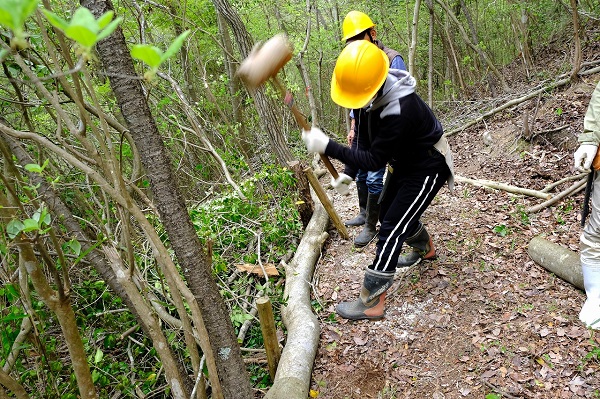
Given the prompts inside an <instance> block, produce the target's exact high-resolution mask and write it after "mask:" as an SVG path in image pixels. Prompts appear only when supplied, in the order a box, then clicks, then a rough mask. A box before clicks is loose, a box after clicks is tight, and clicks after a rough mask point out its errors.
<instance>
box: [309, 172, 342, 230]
mask: <svg viewBox="0 0 600 399" xmlns="http://www.w3.org/2000/svg"><path fill="white" fill-rule="evenodd" d="M304 173H305V174H306V177H307V178H308V182H309V183H310V185H311V186H312V188H313V190H315V193H316V194H317V197H319V200H320V201H321V204H323V207H324V208H325V210H326V211H327V214H328V215H329V217H330V218H331V221H332V222H333V224H334V226H335V228H336V229H337V230H338V231H339V232H340V234H341V235H342V238H343V239H345V240H347V239H348V238H350V236H349V235H348V230H346V226H344V223H342V220H341V219H340V216H339V215H338V214H337V213H336V211H335V208H334V207H333V205H332V204H331V201H329V198H328V197H327V194H325V190H323V187H321V185H320V184H319V181H318V180H317V177H316V176H315V174H314V173H313V170H312V169H311V168H306V169H304Z"/></svg>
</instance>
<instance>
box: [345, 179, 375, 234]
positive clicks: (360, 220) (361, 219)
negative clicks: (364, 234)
mask: <svg viewBox="0 0 600 399" xmlns="http://www.w3.org/2000/svg"><path fill="white" fill-rule="evenodd" d="M356 193H357V194H358V207H359V209H360V212H359V213H358V215H356V216H355V217H354V218H353V219H350V220H348V221H346V222H345V223H344V224H345V225H346V226H362V225H363V224H365V220H366V214H367V197H368V196H369V189H368V188H367V182H366V181H364V180H363V181H357V182H356Z"/></svg>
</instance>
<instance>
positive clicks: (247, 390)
mask: <svg viewBox="0 0 600 399" xmlns="http://www.w3.org/2000/svg"><path fill="white" fill-rule="evenodd" d="M81 4H82V5H83V6H84V7H86V8H88V9H90V10H91V11H92V13H93V14H94V15H95V16H96V17H98V16H100V15H102V14H104V13H105V12H107V11H112V10H114V8H113V6H112V3H111V2H110V0H83V1H82V2H81ZM97 49H98V53H99V54H100V58H101V61H102V63H103V66H104V69H105V71H106V73H107V75H108V76H109V78H110V82H111V87H112V89H113V92H114V94H115V97H116V99H117V102H118V104H119V106H120V108H121V112H122V114H123V116H124V118H125V121H126V122H127V126H128V128H129V130H130V132H131V135H132V137H133V139H134V141H135V143H136V146H137V148H138V150H139V152H140V158H141V160H142V163H143V165H144V166H145V168H146V170H147V171H148V176H149V178H150V181H151V187H152V192H153V193H154V199H155V201H156V205H157V210H158V212H159V215H160V218H161V221H162V223H163V224H164V226H165V230H166V231H167V234H168V236H169V239H170V243H171V245H172V247H173V250H174V252H175V255H176V257H177V259H178V261H179V264H180V265H181V268H182V270H183V273H184V275H185V276H186V278H187V281H188V283H189V285H190V288H191V290H192V292H194V295H195V297H196V299H197V301H198V303H199V305H200V309H201V311H202V317H203V319H204V323H205V326H206V330H207V331H208V335H209V339H210V345H211V350H212V352H213V353H214V354H219V357H218V359H219V361H218V363H217V367H218V373H219V375H218V377H219V379H220V381H221V383H222V392H223V397H225V398H231V397H237V398H251V397H252V396H253V393H252V389H251V386H250V381H249V378H248V374H247V370H246V368H245V365H244V363H243V361H242V357H241V351H240V347H239V344H238V342H237V340H236V337H235V334H234V330H233V326H232V325H231V321H230V318H229V312H228V310H227V307H226V305H225V302H224V301H223V298H222V297H221V295H220V293H219V287H218V285H217V283H216V281H215V280H214V279H213V277H212V268H211V260H210V257H209V256H208V254H207V252H206V251H205V250H204V247H203V245H202V244H201V243H200V240H199V238H198V236H197V234H196V231H195V228H194V226H193V224H192V223H191V221H190V218H189V214H188V211H187V209H186V207H185V202H184V200H183V198H182V196H181V193H180V191H179V189H178V185H177V180H176V178H175V176H174V175H173V173H172V170H171V163H170V159H169V157H168V154H167V151H166V148H165V146H164V143H163V141H162V138H161V135H160V132H159V131H158V128H157V126H156V122H155V120H154V118H153V117H152V115H151V113H150V109H149V107H148V104H147V102H146V98H145V96H144V92H143V90H142V86H141V84H140V80H138V79H137V78H135V77H136V76H137V75H136V72H135V69H134V67H133V61H132V59H131V56H130V55H129V51H128V48H127V45H126V43H125V38H124V36H123V32H122V31H121V29H120V28H118V29H117V30H116V31H115V32H114V33H113V34H111V35H110V36H109V37H107V38H106V39H104V40H102V41H101V42H100V43H98V45H97ZM182 389H183V387H182ZM187 395H188V396H189V392H187Z"/></svg>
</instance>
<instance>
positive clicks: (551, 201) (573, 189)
mask: <svg viewBox="0 0 600 399" xmlns="http://www.w3.org/2000/svg"><path fill="white" fill-rule="evenodd" d="M586 179H587V178H583V179H581V180H578V181H576V182H575V183H573V184H572V185H571V187H569V188H567V189H566V190H564V191H562V192H560V193H558V194H557V195H555V196H554V197H552V198H550V199H549V200H548V201H544V202H542V203H541V204H538V205H535V206H532V207H530V208H528V209H527V212H528V213H535V212H538V211H540V210H542V209H544V208H547V207H549V206H550V205H553V204H555V203H557V202H558V201H560V200H561V199H563V198H565V197H568V196H569V195H572V194H575V193H577V192H579V191H581V190H583V188H584V187H585V182H586Z"/></svg>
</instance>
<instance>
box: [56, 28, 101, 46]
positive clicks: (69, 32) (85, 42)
mask: <svg viewBox="0 0 600 399" xmlns="http://www.w3.org/2000/svg"><path fill="white" fill-rule="evenodd" d="M64 32H65V35H66V36H67V37H68V38H69V39H72V40H75V41H76V42H77V43H79V44H81V45H82V46H84V47H87V48H90V47H92V46H94V44H96V41H97V40H98V35H96V33H95V32H93V31H91V30H90V29H88V28H87V27H85V26H80V25H72V26H69V27H68V28H67V29H65V30H64Z"/></svg>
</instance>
